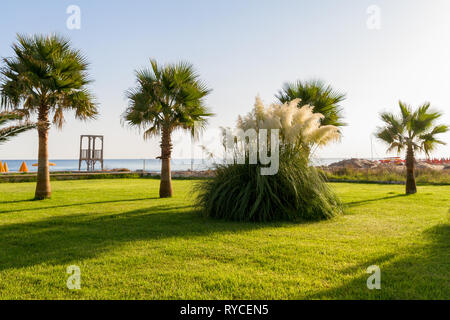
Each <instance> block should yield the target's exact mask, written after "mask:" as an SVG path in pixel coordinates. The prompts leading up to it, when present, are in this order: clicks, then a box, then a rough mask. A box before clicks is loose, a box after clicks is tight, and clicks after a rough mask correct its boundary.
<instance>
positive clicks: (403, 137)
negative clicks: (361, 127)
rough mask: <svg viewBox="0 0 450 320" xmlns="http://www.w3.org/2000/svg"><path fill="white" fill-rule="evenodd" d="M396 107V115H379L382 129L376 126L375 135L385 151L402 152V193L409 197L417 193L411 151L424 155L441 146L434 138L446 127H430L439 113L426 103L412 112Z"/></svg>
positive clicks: (385, 113)
mask: <svg viewBox="0 0 450 320" xmlns="http://www.w3.org/2000/svg"><path fill="white" fill-rule="evenodd" d="M399 106H400V115H399V116H396V115H394V114H392V113H390V112H383V113H381V120H383V122H384V123H385V126H384V127H379V128H378V130H377V132H376V134H375V135H376V137H377V138H378V139H380V140H381V141H383V142H385V143H387V144H388V145H389V148H388V152H389V151H393V150H397V152H398V153H400V152H401V151H402V150H405V149H406V194H413V193H416V192H417V188H416V180H415V176H414V169H415V152H416V151H422V152H425V154H426V155H427V156H428V155H429V154H430V152H431V151H433V149H434V148H435V147H436V145H437V144H445V142H443V141H440V140H438V139H436V135H437V134H439V133H445V132H447V131H448V130H449V127H448V126H446V125H436V126H435V125H434V123H435V121H436V120H437V119H438V118H440V117H441V115H442V114H441V113H439V112H436V111H431V110H430V103H425V104H423V105H421V106H420V107H419V108H417V109H416V110H412V108H411V107H410V106H409V105H407V104H405V103H403V102H401V101H400V102H399Z"/></svg>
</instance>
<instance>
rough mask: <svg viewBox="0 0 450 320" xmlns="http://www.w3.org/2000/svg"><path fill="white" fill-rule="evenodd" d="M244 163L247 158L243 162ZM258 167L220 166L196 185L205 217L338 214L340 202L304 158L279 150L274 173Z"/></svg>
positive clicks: (266, 219) (259, 219)
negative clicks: (271, 174) (262, 170)
mask: <svg viewBox="0 0 450 320" xmlns="http://www.w3.org/2000/svg"><path fill="white" fill-rule="evenodd" d="M247 162H248V161H247ZM260 168H261V166H260V165H250V164H244V165H239V164H232V165H219V166H217V168H216V176H215V177H214V178H212V179H210V180H207V181H203V182H200V183H198V184H197V185H196V186H195V190H196V192H197V194H198V196H197V204H198V206H199V207H200V209H201V212H202V213H203V215H204V216H206V217H212V218H218V219H225V220H232V221H252V222H269V221H279V220H289V221H299V220H323V219H329V218H332V217H334V216H336V215H338V214H341V213H342V204H341V202H340V200H339V199H338V198H337V196H336V195H335V194H334V192H333V191H332V190H331V189H330V188H329V186H328V185H327V184H326V183H325V182H324V180H323V178H322V176H321V175H320V174H319V173H318V171H317V170H316V169H315V168H313V167H310V166H308V160H307V158H306V157H301V156H298V154H294V153H292V152H287V151H284V152H281V154H280V168H279V171H278V173H277V174H276V175H273V176H262V175H261V174H260Z"/></svg>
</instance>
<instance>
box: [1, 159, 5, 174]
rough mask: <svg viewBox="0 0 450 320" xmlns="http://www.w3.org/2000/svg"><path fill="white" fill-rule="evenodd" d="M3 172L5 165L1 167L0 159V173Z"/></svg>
mask: <svg viewBox="0 0 450 320" xmlns="http://www.w3.org/2000/svg"><path fill="white" fill-rule="evenodd" d="M3 172H5V167H3V164H2V162H1V161H0V173H3Z"/></svg>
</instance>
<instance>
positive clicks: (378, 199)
mask: <svg viewBox="0 0 450 320" xmlns="http://www.w3.org/2000/svg"><path fill="white" fill-rule="evenodd" d="M407 196H408V195H407V194H397V195H395V196H387V197H381V198H375V199H366V200H361V201H353V202H348V203H345V204H344V205H345V206H346V207H357V206H360V205H364V204H368V203H371V202H377V201H382V200H392V199H395V198H403V197H407Z"/></svg>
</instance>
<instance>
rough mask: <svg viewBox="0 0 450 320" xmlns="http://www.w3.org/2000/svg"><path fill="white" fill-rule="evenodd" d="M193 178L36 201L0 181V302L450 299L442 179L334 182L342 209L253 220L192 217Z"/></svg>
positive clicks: (94, 188) (94, 187)
mask: <svg viewBox="0 0 450 320" xmlns="http://www.w3.org/2000/svg"><path fill="white" fill-rule="evenodd" d="M191 184H192V181H174V189H175V194H176V197H175V198H173V199H165V200H160V199H157V198H156V196H157V194H158V181H156V180H144V179H124V180H86V181H64V182H63V181H57V182H54V183H53V190H54V197H53V199H52V200H47V201H43V202H35V201H28V199H29V198H30V197H31V196H32V194H33V191H34V184H33V183H20V184H6V183H5V184H0V298H2V299H10V298H14V299H16V298H26V299H29V298H32V299H41V298H50V299H54V298H69V299H70V298H82V299H86V298H98V299H104V298H106V299H110V298H120V299H161V298H163V299H166V298H168V299H172V298H180V299H184V298H199V299H219V298H220V299H228V298H230V299H240V298H252V299H256V298H261V299H265V298H268V299H302V298H331V299H334V298H344V299H348V298H364V299H365V298H372V299H379V298H387V299H399V298H403V299H410V298H426V299H429V298H444V299H450V227H449V224H448V223H449V216H448V214H449V213H448V210H449V209H448V207H449V203H450V186H440V187H436V186H427V187H420V188H419V194H418V195H414V196H410V197H404V196H402V195H401V193H402V192H403V187H402V186H390V185H359V184H335V185H334V187H335V188H336V190H337V192H338V193H339V195H340V196H341V197H342V199H343V201H344V202H345V203H346V204H347V209H346V215H345V216H343V217H339V218H337V219H334V220H332V221H325V222H319V223H304V224H290V223H278V224H271V225H254V224H239V223H227V222H220V221H211V220H204V219H202V218H200V217H199V216H198V215H197V214H196V213H195V212H194V211H193V208H192V206H191V204H192V194H191V192H190V186H191ZM72 264H75V265H78V266H80V267H81V272H82V274H81V276H82V289H81V290H78V291H70V290H68V289H67V288H66V280H67V277H68V275H67V274H66V267H67V266H69V265H72ZM373 264H376V265H379V266H380V267H381V272H382V289H381V290H374V291H369V290H368V289H367V287H366V279H367V277H368V276H369V275H368V274H366V273H365V270H366V268H367V267H368V266H370V265H373Z"/></svg>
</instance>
